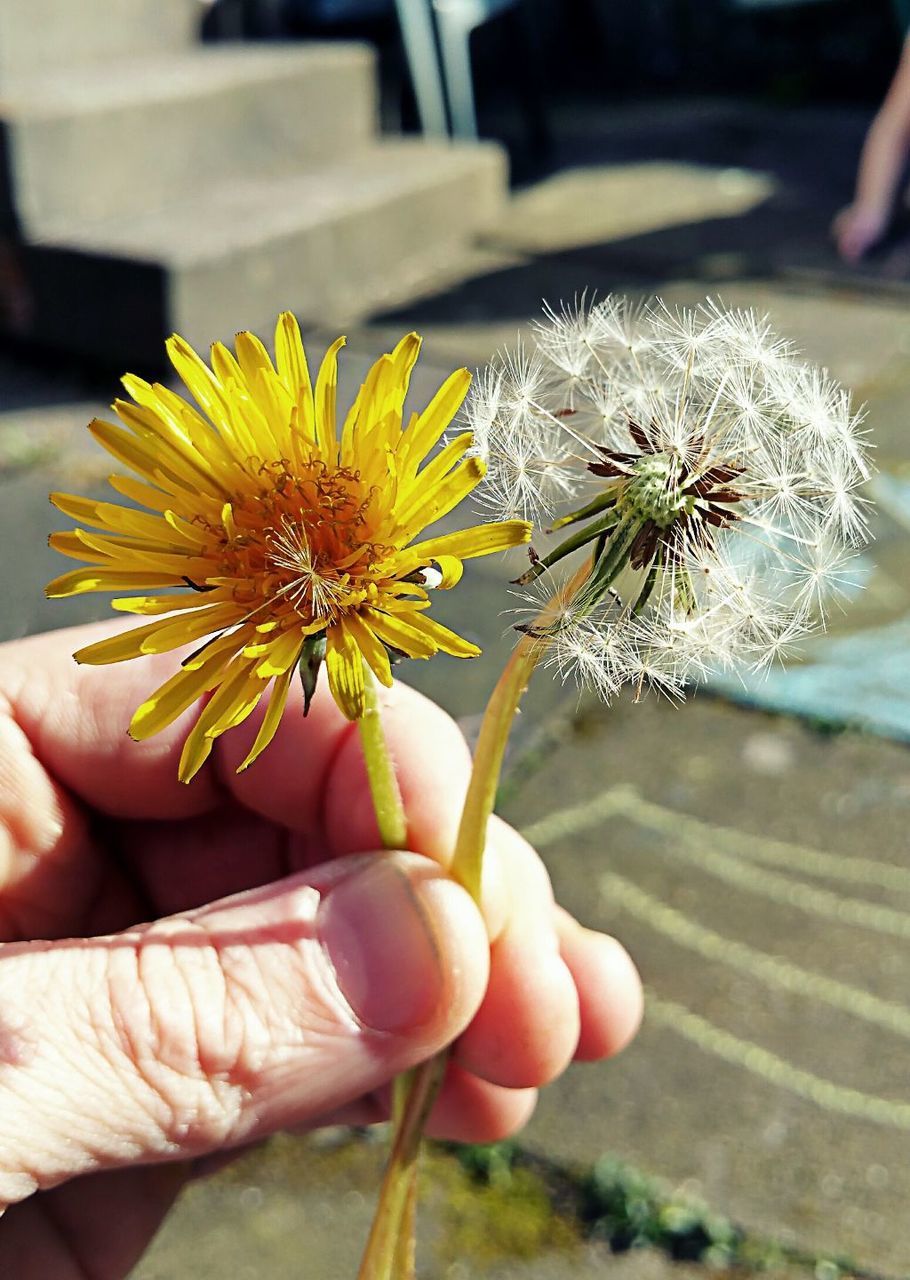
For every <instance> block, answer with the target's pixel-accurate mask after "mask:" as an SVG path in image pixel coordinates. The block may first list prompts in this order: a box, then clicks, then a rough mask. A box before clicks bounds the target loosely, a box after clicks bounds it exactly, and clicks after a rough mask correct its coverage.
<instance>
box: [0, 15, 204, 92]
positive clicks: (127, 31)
mask: <svg viewBox="0 0 910 1280" xmlns="http://www.w3.org/2000/svg"><path fill="white" fill-rule="evenodd" d="M202 14H203V8H202V5H201V4H200V3H199V0H113V3H112V0H4V3H3V4H0V85H2V86H3V88H4V89H5V88H6V87H7V84H8V83H10V82H17V81H20V80H22V79H25V78H27V77H28V76H30V75H32V74H33V73H34V72H37V71H41V70H45V69H49V68H51V67H71V66H73V65H74V64H75V63H80V62H81V63H101V62H104V61H105V60H106V59H109V58H118V57H123V56H132V55H134V54H135V53H136V52H137V51H138V50H142V51H144V52H146V53H154V52H155V51H162V52H163V51H165V50H176V49H183V48H187V47H188V46H189V45H190V44H192V43H193V42H194V41H195V40H196V39H197V38H198V32H199V24H200V21H201V19H202Z"/></svg>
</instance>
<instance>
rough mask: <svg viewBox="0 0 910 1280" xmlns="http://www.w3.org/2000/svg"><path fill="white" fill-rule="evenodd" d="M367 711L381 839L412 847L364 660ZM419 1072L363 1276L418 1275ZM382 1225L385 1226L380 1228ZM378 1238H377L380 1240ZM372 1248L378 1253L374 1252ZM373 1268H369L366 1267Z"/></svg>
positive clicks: (402, 1080) (398, 1089)
mask: <svg viewBox="0 0 910 1280" xmlns="http://www.w3.org/2000/svg"><path fill="white" fill-rule="evenodd" d="M363 676H364V690H365V699H364V704H365V705H364V713H363V715H362V716H361V717H360V719H359V720H358V722H357V727H358V729H359V731H360V744H361V748H362V750H363V759H364V763H365V765H366V771H367V780H368V782H369V787H370V795H371V797H372V800H373V810H374V812H375V814H376V823H377V826H378V827H379V838H380V840H381V841H382V845H383V847H384V848H386V849H404V848H406V847H407V838H408V821H407V815H406V814H405V811H404V804H403V802H402V799H401V790H400V788H399V786H398V779H397V777H396V776H395V766H394V763H393V761H392V757H391V754H390V752H389V746H388V742H387V741H386V736H385V733H384V732H383V728H382V716H381V713H380V708H379V691H378V687H377V684H376V680H375V677H374V676H373V673H372V671H371V670H370V669H369V667H368V666H367V665H366V663H364V671H363ZM413 1076H414V1072H413V1071H408V1072H405V1073H404V1074H403V1075H400V1076H397V1077H396V1078H395V1081H394V1082H393V1085H392V1122H393V1128H394V1133H395V1138H394V1140H393V1148H392V1154H391V1156H390V1158H389V1169H388V1171H387V1175H386V1182H390V1188H389V1190H388V1191H387V1198H388V1197H391V1198H392V1200H393V1201H394V1204H393V1205H392V1206H391V1208H390V1209H389V1211H387V1212H386V1211H383V1204H382V1200H380V1208H379V1210H377V1214H376V1218H375V1220H374V1232H373V1234H372V1235H371V1237H370V1241H369V1243H368V1245H367V1253H366V1255H365V1257H364V1262H363V1267H362V1269H361V1275H362V1276H365V1277H366V1276H369V1277H371V1280H372V1277H374V1276H375V1277H377V1278H378V1277H388V1280H393V1277H394V1280H410V1278H411V1277H412V1276H413V1275H414V1218H415V1211H416V1206H417V1177H416V1158H417V1154H418V1151H419V1145H420V1137H419V1134H418V1137H417V1142H416V1143H414V1144H412V1146H413V1151H411V1150H410V1149H408V1150H407V1151H406V1152H405V1153H404V1154H405V1155H406V1156H407V1157H408V1158H407V1159H406V1160H405V1161H404V1164H403V1165H402V1161H401V1152H399V1157H398V1159H396V1155H395V1153H396V1151H397V1150H398V1149H399V1147H400V1141H401V1137H402V1132H403V1128H404V1122H405V1115H406V1111H407V1107H408V1103H409V1100H410V1097H411V1093H412V1089H413V1086H414V1082H413ZM384 1189H385V1183H384ZM377 1228H379V1230H377ZM374 1236H375V1237H376V1238H375V1240H374ZM371 1251H372V1252H371ZM364 1268H368V1269H364Z"/></svg>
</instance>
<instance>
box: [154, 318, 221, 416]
mask: <svg viewBox="0 0 910 1280" xmlns="http://www.w3.org/2000/svg"><path fill="white" fill-rule="evenodd" d="M166 346H167V353H168V356H169V357H170V361H171V364H172V365H173V366H174V368H175V369H176V370H177V373H178V374H179V376H180V378H181V379H182V381H183V383H184V385H185V386H186V389H187V390H188V391H189V393H190V395H191V396H192V397H193V399H194V400H195V401H196V403H197V404H198V405H199V407H200V409H202V410H203V412H204V413H207V414H208V416H209V417H210V418H211V420H212V422H214V423H219V424H220V422H221V420H222V418H223V416H224V392H223V390H222V388H221V386H220V385H219V383H218V379H217V378H216V377H215V375H214V374H213V373H212V371H211V370H210V369H209V367H208V365H207V364H206V363H205V361H204V360H203V359H202V358H201V357H200V356H198V355H197V354H196V352H195V351H194V350H193V348H192V347H191V346H190V344H189V343H188V342H186V341H185V340H184V339H183V338H181V337H180V335H179V334H176V333H175V334H174V335H173V336H172V337H170V338H168V340H167V343H166Z"/></svg>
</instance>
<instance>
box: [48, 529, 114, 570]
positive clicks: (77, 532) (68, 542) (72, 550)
mask: <svg viewBox="0 0 910 1280" xmlns="http://www.w3.org/2000/svg"><path fill="white" fill-rule="evenodd" d="M81 535H82V530H81V529H66V530H60V529H57V530H55V531H54V532H53V533H52V534H51V535H50V536H49V537H48V540H47V545H48V546H49V547H50V548H51V549H52V550H53V551H59V552H60V554H61V555H62V556H69V557H70V559H71V560H88V561H89V562H92V563H96V564H110V561H111V559H112V557H111V556H110V555H102V553H101V552H100V551H96V552H94V553H93V552H92V551H91V550H90V548H89V547H87V546H86V544H85V540H84V539H83V537H82V536H81Z"/></svg>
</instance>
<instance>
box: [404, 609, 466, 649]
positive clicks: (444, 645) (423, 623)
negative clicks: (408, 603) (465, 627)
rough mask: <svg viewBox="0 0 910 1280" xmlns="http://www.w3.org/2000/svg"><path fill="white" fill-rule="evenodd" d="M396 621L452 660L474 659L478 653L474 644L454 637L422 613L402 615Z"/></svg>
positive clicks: (450, 632) (452, 632)
mask: <svg viewBox="0 0 910 1280" xmlns="http://www.w3.org/2000/svg"><path fill="white" fill-rule="evenodd" d="M396 621H399V622H406V623H407V624H408V626H410V627H412V628H413V629H414V630H415V631H417V632H418V633H419V634H420V635H422V636H423V637H424V638H425V639H426V640H427V641H429V643H430V644H433V645H435V646H436V648H437V649H441V650H442V652H443V653H449V654H451V655H452V657H453V658H476V657H477V656H478V654H479V653H480V650H479V649H478V647H477V645H476V644H472V643H471V641H470V640H465V639H464V638H463V637H462V636H459V635H456V633H455V632H454V631H450V630H449V628H448V627H444V626H443V625H442V623H441V622H436V621H435V620H434V619H433V618H429V617H427V615H426V614H424V613H413V614H404V615H403V616H402V617H399V618H396Z"/></svg>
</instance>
